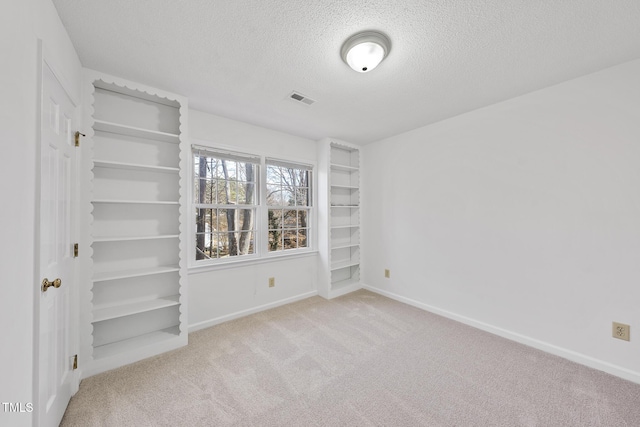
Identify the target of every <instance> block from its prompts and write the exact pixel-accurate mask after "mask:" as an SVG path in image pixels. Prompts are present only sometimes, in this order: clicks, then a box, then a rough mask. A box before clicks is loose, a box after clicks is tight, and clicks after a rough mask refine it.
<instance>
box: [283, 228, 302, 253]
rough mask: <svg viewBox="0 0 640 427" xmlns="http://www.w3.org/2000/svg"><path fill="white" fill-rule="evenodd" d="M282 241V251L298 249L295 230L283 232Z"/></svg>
mask: <svg viewBox="0 0 640 427" xmlns="http://www.w3.org/2000/svg"><path fill="white" fill-rule="evenodd" d="M282 240H283V242H282V248H283V249H295V248H297V247H298V245H297V233H296V230H284V231H283V233H282Z"/></svg>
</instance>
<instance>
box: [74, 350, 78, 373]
mask: <svg viewBox="0 0 640 427" xmlns="http://www.w3.org/2000/svg"><path fill="white" fill-rule="evenodd" d="M76 369H78V355H77V354H76V355H74V356H73V370H74V371H75V370H76Z"/></svg>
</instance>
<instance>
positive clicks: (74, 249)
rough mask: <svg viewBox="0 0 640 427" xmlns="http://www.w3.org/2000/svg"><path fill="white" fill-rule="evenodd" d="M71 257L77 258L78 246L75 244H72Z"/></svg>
mask: <svg viewBox="0 0 640 427" xmlns="http://www.w3.org/2000/svg"><path fill="white" fill-rule="evenodd" d="M73 257H74V258H78V244H77V243H74V244H73Z"/></svg>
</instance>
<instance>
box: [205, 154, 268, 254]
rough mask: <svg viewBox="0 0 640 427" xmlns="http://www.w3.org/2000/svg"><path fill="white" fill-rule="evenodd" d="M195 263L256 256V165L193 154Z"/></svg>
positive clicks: (211, 155) (218, 155)
mask: <svg viewBox="0 0 640 427" xmlns="http://www.w3.org/2000/svg"><path fill="white" fill-rule="evenodd" d="M193 164H194V177H195V182H194V207H195V222H196V230H195V237H196V255H195V258H196V260H208V259H221V258H230V257H236V256H243V255H252V254H255V253H256V243H255V237H256V223H257V221H256V219H257V217H258V204H257V200H258V195H257V194H256V190H257V188H258V187H257V185H256V184H257V177H258V176H259V163H257V162H256V161H255V160H254V159H251V158H247V159H243V158H237V157H235V156H228V155H224V154H221V153H215V152H212V153H209V152H202V151H197V152H194V157H193Z"/></svg>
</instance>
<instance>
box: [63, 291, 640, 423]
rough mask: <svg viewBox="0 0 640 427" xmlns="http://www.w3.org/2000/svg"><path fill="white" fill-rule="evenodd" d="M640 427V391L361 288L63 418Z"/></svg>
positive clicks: (283, 313)
mask: <svg viewBox="0 0 640 427" xmlns="http://www.w3.org/2000/svg"><path fill="white" fill-rule="evenodd" d="M225 425H238V426H418V425H421V426H607V427H622V426H634V427H636V426H640V385H638V384H634V383H631V382H628V381H624V380H622V379H619V378H616V377H613V376H611V375H608V374H605V373H603V372H599V371H595V370H592V369H589V368H586V367H584V366H581V365H577V364H575V363H572V362H569V361H566V360H564V359H561V358H558V357H555V356H551V355H548V354H545V353H543V352H540V351H537V350H534V349H531V348H529V347H526V346H523V345H520V344H516V343H513V342H510V341H508V340H505V339H503V338H499V337H496V336H493V335H491V334H488V333H485V332H482V331H478V330H476V329H473V328H470V327H468V326H465V325H462V324H460V323H457V322H454V321H451V320H448V319H444V318H442V317H439V316H436V315H433V314H430V313H427V312H424V311H422V310H419V309H416V308H413V307H410V306H407V305H404V304H402V303H399V302H396V301H393V300H390V299H387V298H385V297H382V296H379V295H376V294H373V293H370V292H367V291H359V292H355V293H353V294H350V295H346V296H344V297H341V298H338V299H335V300H332V301H326V300H324V299H322V298H320V297H313V298H309V299H307V300H304V301H300V302H297V303H294V304H290V305H287V306H283V307H280V308H276V309H273V310H269V311H265V312H262V313H258V314H255V315H252V316H249V317H245V318H242V319H238V320H235V321H231V322H227V323H224V324H221V325H218V326H215V327H212V328H209V329H206V330H202V331H199V332H196V333H193V334H191V335H190V337H189V345H188V346H187V347H186V348H183V349H180V350H176V351H173V352H171V353H168V354H165V355H162V356H158V357H154V358H151V359H147V360H144V361H142V362H138V363H136V364H133V365H130V366H126V367H123V368H120V369H117V370H114V371H110V372H107V373H104V374H101V375H97V376H94V377H91V378H88V379H86V380H84V381H82V384H81V385H80V391H79V392H78V393H77V394H76V396H74V397H73V399H72V400H71V403H70V404H69V408H68V409H67V412H66V414H65V416H64V419H63V420H62V426H82V427H86V426H136V427H142V426H225Z"/></svg>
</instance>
